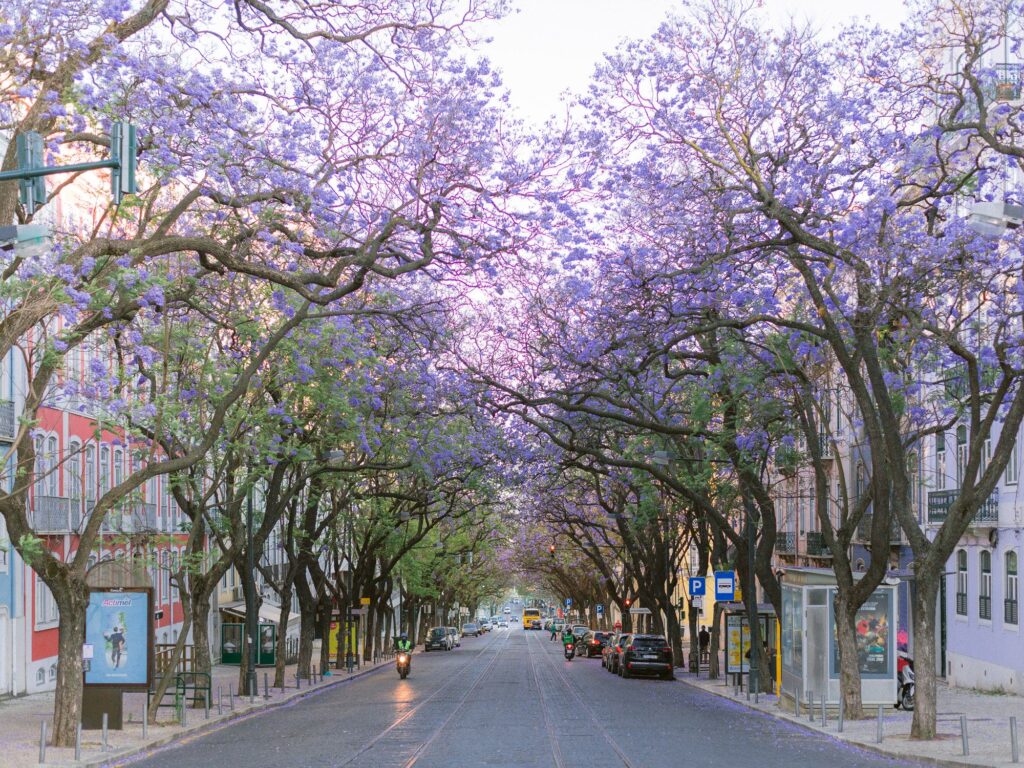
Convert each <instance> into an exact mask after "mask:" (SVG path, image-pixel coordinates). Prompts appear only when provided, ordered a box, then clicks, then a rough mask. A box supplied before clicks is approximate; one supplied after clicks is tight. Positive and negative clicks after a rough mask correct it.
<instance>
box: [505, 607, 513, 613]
mask: <svg viewBox="0 0 1024 768" xmlns="http://www.w3.org/2000/svg"><path fill="white" fill-rule="evenodd" d="M505 613H506V614H509V613H512V609H511V608H509V607H508V606H507V605H506V606H505Z"/></svg>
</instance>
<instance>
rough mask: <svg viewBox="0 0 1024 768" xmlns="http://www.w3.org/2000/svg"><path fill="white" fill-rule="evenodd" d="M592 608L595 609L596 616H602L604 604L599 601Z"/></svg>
mask: <svg viewBox="0 0 1024 768" xmlns="http://www.w3.org/2000/svg"><path fill="white" fill-rule="evenodd" d="M594 608H596V609H597V615H598V616H604V606H603V605H602V604H601V603H598V604H597V605H595V606H594Z"/></svg>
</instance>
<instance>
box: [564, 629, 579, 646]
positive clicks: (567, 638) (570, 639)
mask: <svg viewBox="0 0 1024 768" xmlns="http://www.w3.org/2000/svg"><path fill="white" fill-rule="evenodd" d="M575 642H576V637H575V636H574V635H573V633H572V629H570V628H569V625H568V624H566V625H565V628H564V629H563V630H562V646H563V647H564V646H566V645H569V644H571V643H575Z"/></svg>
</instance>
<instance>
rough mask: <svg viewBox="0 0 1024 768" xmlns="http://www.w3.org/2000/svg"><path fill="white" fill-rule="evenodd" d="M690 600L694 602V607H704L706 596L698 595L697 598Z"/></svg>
mask: <svg viewBox="0 0 1024 768" xmlns="http://www.w3.org/2000/svg"><path fill="white" fill-rule="evenodd" d="M690 602H691V603H692V604H693V607H694V608H703V607H704V598H703V596H701V595H697V596H696V597H695V598H693V599H692V600H690Z"/></svg>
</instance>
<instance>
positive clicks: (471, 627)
mask: <svg viewBox="0 0 1024 768" xmlns="http://www.w3.org/2000/svg"><path fill="white" fill-rule="evenodd" d="M482 632H483V630H482V629H480V625H479V624H474V623H473V622H471V621H467V622H466V623H465V624H463V625H462V636H463V637H470V636H472V637H480V634H481V633H482Z"/></svg>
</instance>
